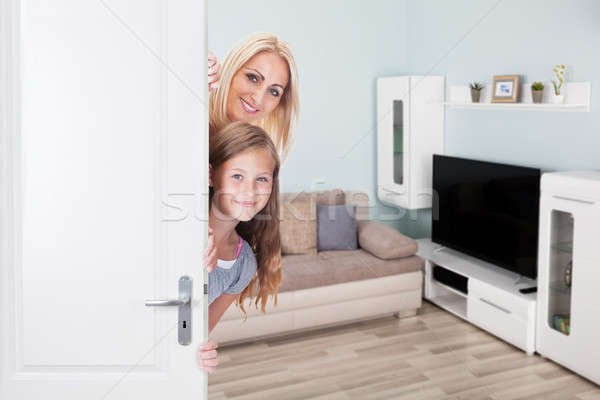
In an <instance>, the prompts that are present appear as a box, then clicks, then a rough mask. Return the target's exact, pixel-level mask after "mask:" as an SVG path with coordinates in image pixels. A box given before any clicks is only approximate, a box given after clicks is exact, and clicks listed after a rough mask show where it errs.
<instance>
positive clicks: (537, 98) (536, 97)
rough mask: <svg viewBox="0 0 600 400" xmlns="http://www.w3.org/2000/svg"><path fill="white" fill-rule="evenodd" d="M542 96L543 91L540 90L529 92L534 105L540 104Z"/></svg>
mask: <svg viewBox="0 0 600 400" xmlns="http://www.w3.org/2000/svg"><path fill="white" fill-rule="evenodd" d="M543 95H544V89H542V90H533V89H532V90H531V97H532V98H533V102H534V103H541V102H542V96H543Z"/></svg>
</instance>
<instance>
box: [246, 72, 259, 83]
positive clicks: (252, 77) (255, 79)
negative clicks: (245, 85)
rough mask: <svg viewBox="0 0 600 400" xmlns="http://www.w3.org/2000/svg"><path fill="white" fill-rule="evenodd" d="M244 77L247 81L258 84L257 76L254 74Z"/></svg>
mask: <svg viewBox="0 0 600 400" xmlns="http://www.w3.org/2000/svg"><path fill="white" fill-rule="evenodd" d="M246 76H247V77H248V80H249V81H251V82H258V76H256V75H254V74H246Z"/></svg>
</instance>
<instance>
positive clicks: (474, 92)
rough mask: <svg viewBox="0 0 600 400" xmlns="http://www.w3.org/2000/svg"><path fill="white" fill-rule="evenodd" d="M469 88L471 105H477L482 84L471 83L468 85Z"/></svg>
mask: <svg viewBox="0 0 600 400" xmlns="http://www.w3.org/2000/svg"><path fill="white" fill-rule="evenodd" d="M469 87H470V88H471V101H472V102H473V103H479V97H480V95H481V89H483V84H482V83H480V82H472V83H469Z"/></svg>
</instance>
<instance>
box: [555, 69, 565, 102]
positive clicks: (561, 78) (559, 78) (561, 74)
mask: <svg viewBox="0 0 600 400" xmlns="http://www.w3.org/2000/svg"><path fill="white" fill-rule="evenodd" d="M566 70H567V67H565V65H564V64H559V65H557V66H555V67H554V68H552V72H554V78H555V79H554V80H553V81H552V85H553V86H554V93H553V96H552V103H554V104H561V103H563V102H564V101H565V95H564V93H563V91H561V88H562V85H563V83H564V82H565V71H566Z"/></svg>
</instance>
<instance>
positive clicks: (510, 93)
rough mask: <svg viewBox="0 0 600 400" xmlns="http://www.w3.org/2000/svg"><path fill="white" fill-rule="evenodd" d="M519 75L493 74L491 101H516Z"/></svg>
mask: <svg viewBox="0 0 600 400" xmlns="http://www.w3.org/2000/svg"><path fill="white" fill-rule="evenodd" d="M518 99H519V75H495V76H494V83H493V85H492V103H517V102H518Z"/></svg>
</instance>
